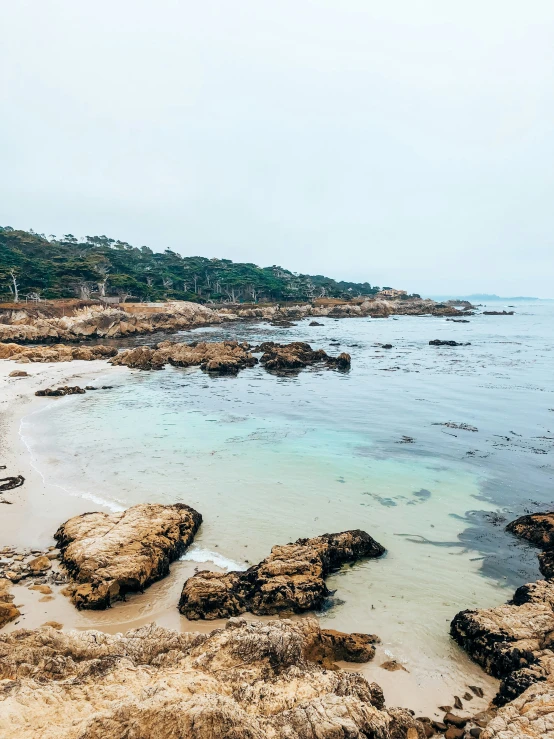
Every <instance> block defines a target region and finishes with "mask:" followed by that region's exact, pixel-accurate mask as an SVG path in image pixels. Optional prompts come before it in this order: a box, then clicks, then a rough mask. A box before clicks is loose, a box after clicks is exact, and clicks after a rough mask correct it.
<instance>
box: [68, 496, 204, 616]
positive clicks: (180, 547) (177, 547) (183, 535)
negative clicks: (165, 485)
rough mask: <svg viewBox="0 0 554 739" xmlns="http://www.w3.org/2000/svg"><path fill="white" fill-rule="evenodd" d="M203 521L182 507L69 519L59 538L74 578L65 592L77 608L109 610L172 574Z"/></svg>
mask: <svg viewBox="0 0 554 739" xmlns="http://www.w3.org/2000/svg"><path fill="white" fill-rule="evenodd" d="M201 522H202V516H201V515H200V513H198V511H195V510H194V509H193V508H190V507H189V506H187V505H184V504H182V503H176V504H174V505H161V504H157V503H152V504H141V505H136V506H133V507H132V508H128V509H127V510H126V511H123V512H121V513H112V514H107V513H84V514H83V515H81V516H75V517H74V518H71V519H69V521H66V523H64V524H62V526H60V528H59V529H58V530H57V531H56V533H55V535H54V537H55V539H56V541H57V542H58V546H59V548H60V551H61V561H62V563H63V564H64V565H65V568H66V569H67V571H68V573H69V575H70V576H71V578H72V579H73V582H72V583H71V584H70V585H69V586H68V587H67V589H66V593H67V594H68V595H70V596H71V599H72V600H73V602H74V604H75V605H76V606H77V608H95V609H101V608H108V607H109V606H110V604H111V603H113V602H114V601H116V600H120V599H122V598H124V596H125V594H126V593H128V592H133V591H138V590H142V589H143V588H145V587H146V586H148V585H150V584H151V583H153V582H155V581H156V580H160V579H161V578H162V577H164V576H165V575H167V573H168V572H169V565H170V563H171V562H172V561H173V560H175V559H176V558H177V557H179V556H180V555H181V554H182V552H183V551H184V549H185V548H186V547H187V546H188V545H189V544H190V543H191V542H192V540H193V539H194V535H195V534H196V532H197V530H198V527H199V526H200V524H201Z"/></svg>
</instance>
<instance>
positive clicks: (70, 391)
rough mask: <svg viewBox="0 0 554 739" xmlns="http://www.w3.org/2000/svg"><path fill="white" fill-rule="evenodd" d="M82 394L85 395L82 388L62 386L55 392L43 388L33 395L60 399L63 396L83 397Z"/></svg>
mask: <svg viewBox="0 0 554 739" xmlns="http://www.w3.org/2000/svg"><path fill="white" fill-rule="evenodd" d="M84 393H86V390H85V389H84V388H82V387H79V386H78V385H75V386H73V387H70V386H68V385H64V386H63V387H58V388H56V389H55V390H53V389H52V388H49V387H47V388H45V389H44V390H37V391H36V393H35V395H38V396H39V397H61V396H63V395H83V394H84Z"/></svg>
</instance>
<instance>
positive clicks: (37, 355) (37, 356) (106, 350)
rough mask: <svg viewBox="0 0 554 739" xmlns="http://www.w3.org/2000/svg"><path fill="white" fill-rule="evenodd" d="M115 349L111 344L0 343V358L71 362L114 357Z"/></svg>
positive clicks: (22, 360)
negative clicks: (46, 344) (34, 344)
mask: <svg viewBox="0 0 554 739" xmlns="http://www.w3.org/2000/svg"><path fill="white" fill-rule="evenodd" d="M116 354H117V349H115V348H114V347H113V346H102V345H99V346H66V345H65V344H51V345H48V346H21V345H20V344H13V343H11V344H0V359H15V360H17V361H18V362H72V361H73V360H74V359H84V360H85V361H88V362H90V361H92V360H94V359H107V358H108V357H114V356H115V355H116Z"/></svg>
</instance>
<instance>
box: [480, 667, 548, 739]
mask: <svg viewBox="0 0 554 739" xmlns="http://www.w3.org/2000/svg"><path fill="white" fill-rule="evenodd" d="M553 737H554V684H553V683H552V681H550V680H549V681H548V682H541V683H536V684H535V685H532V686H531V687H530V688H528V689H527V690H526V691H525V692H524V693H522V695H520V696H519V697H518V698H516V699H515V700H513V701H512V702H511V703H509V704H508V705H507V706H504V707H503V708H501V709H500V710H499V711H498V713H497V714H496V716H495V717H494V718H493V719H492V720H491V721H490V723H489V724H488V725H487V727H486V729H485V730H484V731H483V732H482V733H481V735H480V739H552V738H553Z"/></svg>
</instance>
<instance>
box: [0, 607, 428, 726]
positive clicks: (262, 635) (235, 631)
mask: <svg viewBox="0 0 554 739" xmlns="http://www.w3.org/2000/svg"><path fill="white" fill-rule="evenodd" d="M320 639H321V637H320V631H319V627H318V624H317V621H316V620H315V619H300V620H299V621H297V622H291V621H287V620H277V621H270V622H266V623H261V622H247V621H244V620H242V619H231V620H230V621H229V622H228V624H227V626H226V627H225V628H223V629H216V630H215V631H212V632H211V633H209V634H204V633H202V634H196V633H190V632H183V633H181V632H176V631H171V630H168V629H163V628H161V627H158V626H155V625H154V624H149V625H147V626H143V627H141V628H139V629H135V630H134V631H130V632H128V633H127V634H115V635H112V634H105V633H102V632H99V631H70V632H60V631H57V630H55V629H53V628H48V627H43V628H41V629H37V630H36V631H28V630H24V629H21V630H19V631H18V632H16V633H14V634H7V635H4V636H0V678H1V679H2V683H3V693H2V711H1V712H0V735H1V736H5V737H6V739H11V738H12V737H13V738H14V739H15V737H17V739H37V737H39V736H40V739H76V738H77V737H86V739H121V738H122V737H129V738H130V737H136V739H141V738H144V739H146V738H147V737H152V738H154V737H155V739H177V738H178V737H182V738H183V739H184V738H185V737H190V738H191V739H192V738H193V737H194V739H265V738H266V737H268V738H269V737H271V739H300V737H302V739H339V737H340V738H343V739H345V738H346V737H351V738H352V739H354V738H355V737H359V738H360V739H361V737H367V738H368V739H369V738H370V737H373V738H374V739H424V737H425V732H424V728H423V725H422V724H421V723H420V722H418V721H417V720H415V719H414V717H413V716H412V715H411V713H410V712H409V711H406V710H403V709H399V708H388V709H387V708H385V707H384V701H383V694H382V691H381V689H380V688H379V686H377V685H375V684H374V683H368V682H367V680H366V679H365V678H364V677H362V675H360V674H357V673H354V672H346V671H342V670H336V669H335V670H327V669H324V668H323V667H322V666H321V665H319V664H318V663H317V662H315V661H313V660H312V659H310V657H309V654H310V653H311V652H312V651H314V650H315V651H316V652H317V648H316V645H317V643H318V642H319V641H320Z"/></svg>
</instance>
